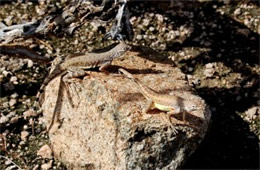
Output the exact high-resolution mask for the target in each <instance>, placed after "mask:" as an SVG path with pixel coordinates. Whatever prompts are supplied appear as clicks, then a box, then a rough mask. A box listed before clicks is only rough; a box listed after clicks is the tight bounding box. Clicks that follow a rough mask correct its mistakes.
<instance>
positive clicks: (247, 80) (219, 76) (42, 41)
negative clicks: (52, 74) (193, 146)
mask: <svg viewBox="0 0 260 170" xmlns="http://www.w3.org/2000/svg"><path fill="white" fill-rule="evenodd" d="M0 2H2V1H0ZM61 2H62V3H59V1H54V0H52V1H50V0H47V1H39V3H32V2H26V3H8V2H7V1H5V3H2V4H0V8H1V10H0V21H3V22H5V24H7V25H12V24H18V23H22V22H28V21H32V20H35V19H39V18H41V17H42V16H44V14H45V11H46V10H48V9H50V8H52V7H53V6H54V4H56V6H64V5H66V4H67V3H68V1H66V0H62V1H61ZM130 12H131V23H132V24H133V30H134V33H135V36H134V40H133V41H132V44H133V45H139V46H140V45H141V46H146V47H151V48H153V49H155V50H158V51H160V52H161V53H162V54H164V55H168V56H169V59H171V60H173V61H175V62H176V65H177V66H178V67H179V68H181V70H182V71H183V72H184V73H186V74H187V77H188V79H189V81H190V84H191V85H192V86H193V87H194V88H195V89H196V90H197V93H198V95H200V96H201V97H203V98H204V99H205V100H206V102H207V103H208V104H209V106H210V108H211V111H212V125H211V128H210V129H209V132H208V134H207V136H206V137H205V140H204V141H203V142H202V144H201V145H200V147H199V148H198V150H197V151H196V152H195V153H194V154H193V155H192V156H191V157H190V159H189V160H187V163H186V164H185V165H184V167H183V168H185V169H201V168H207V169H218V168H235V169H238V168H239V169H249V168H254V169H259V139H260V116H259V110H260V107H259V105H260V100H259V92H260V91H259V74H260V68H259V58H258V57H259V34H260V26H259V19H260V18H259V13H260V8H259V4H258V2H257V1H250V0H243V1H230V0H222V1H220V0H219V1H209V2H205V1H203V0H200V1H174V4H173V7H172V8H169V3H166V2H161V3H158V2H152V1H151V2H142V3H140V2H134V3H132V4H130ZM109 26H111V25H105V24H104V23H98V22H92V23H86V24H85V25H83V26H82V27H81V28H80V29H79V30H77V31H76V32H75V34H74V35H73V36H61V37H59V38H57V37H54V36H46V37H43V36H41V37H37V38H30V39H27V40H26V41H21V40H20V41H19V40H17V42H18V43H20V44H26V45H27V46H29V47H30V48H32V49H33V50H35V51H37V52H39V53H40V54H42V55H44V56H46V57H50V58H54V57H57V56H60V55H67V54H75V53H79V52H83V51H87V50H92V49H94V48H99V47H100V46H106V45H107V44H109V43H111V42H110V41H107V42H102V36H103V35H104V33H105V31H104V30H108V28H109ZM100 42H101V43H100ZM47 71H48V70H47V69H46V66H44V65H39V64H37V63H35V62H32V61H31V60H28V59H19V58H13V57H10V56H4V55H0V83H1V87H0V88H1V91H0V92H1V94H0V128H1V129H0V130H1V133H0V149H1V150H0V151H1V153H0V155H1V156H0V166H1V169H12V168H14V167H15V165H14V163H15V164H17V165H18V166H20V167H21V168H22V169H39V168H40V167H41V168H42V169H65V168H64V166H63V165H62V164H61V163H59V162H58V161H56V160H54V159H53V157H52V155H51V149H50V148H49V146H48V135H47V134H46V132H45V128H46V127H44V125H43V123H42V120H41V115H37V114H36V113H35V112H32V111H29V109H30V108H31V106H32V104H33V101H34V100H35V95H36V93H37V90H38V89H39V87H40V84H41V82H42V81H43V79H44V77H45V76H46V74H47ZM17 165H16V166H17Z"/></svg>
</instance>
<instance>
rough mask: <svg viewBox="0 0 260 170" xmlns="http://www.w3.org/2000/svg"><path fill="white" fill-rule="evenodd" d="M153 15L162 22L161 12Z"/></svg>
mask: <svg viewBox="0 0 260 170" xmlns="http://www.w3.org/2000/svg"><path fill="white" fill-rule="evenodd" d="M155 17H156V18H157V20H158V21H159V22H161V23H162V22H163V15H161V14H156V15H155Z"/></svg>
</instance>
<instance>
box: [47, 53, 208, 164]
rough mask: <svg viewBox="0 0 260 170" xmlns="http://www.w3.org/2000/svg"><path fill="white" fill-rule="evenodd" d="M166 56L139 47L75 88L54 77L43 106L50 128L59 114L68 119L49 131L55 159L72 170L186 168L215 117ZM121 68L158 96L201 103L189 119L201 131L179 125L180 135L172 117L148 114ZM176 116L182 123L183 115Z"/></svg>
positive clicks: (133, 86)
mask: <svg viewBox="0 0 260 170" xmlns="http://www.w3.org/2000/svg"><path fill="white" fill-rule="evenodd" d="M166 58H167V57H164V56H162V55H161V54H158V53H156V52H154V51H152V52H151V51H149V50H147V49H142V50H140V49H139V50H137V49H136V50H135V51H131V52H129V53H127V54H126V55H125V56H124V57H122V58H120V59H117V60H115V61H113V63H112V64H113V65H112V66H111V67H110V68H109V69H108V71H109V72H110V74H106V73H103V72H95V71H87V73H88V75H86V76H85V77H84V78H83V80H79V79H75V81H73V83H70V84H69V87H70V88H65V86H64V84H62V83H61V86H60V87H61V88H59V84H60V78H56V79H54V80H53V81H52V82H51V83H50V84H49V85H48V86H47V87H46V92H45V100H44V102H43V105H42V109H43V113H44V114H43V115H44V120H45V123H46V125H47V126H49V124H50V122H51V119H52V116H53V113H55V115H56V116H57V117H59V119H60V120H62V123H61V124H60V127H59V128H57V126H56V125H57V124H54V126H53V127H52V129H51V130H50V132H49V137H50V142H51V145H52V148H53V153H54V156H55V157H56V158H58V159H59V160H60V161H62V162H63V163H64V164H65V165H66V166H67V167H69V168H72V169H81V168H82V169H86V168H89V169H140V168H141V169H154V168H159V169H176V168H178V167H180V166H181V164H182V163H183V162H184V161H185V159H186V158H187V156H189V155H190V154H191V153H192V152H193V151H194V150H195V149H196V148H197V146H198V144H199V143H200V142H201V140H202V139H203V137H204V135H205V133H206V131H207V128H208V125H209V121H210V116H211V114H210V111H209V109H208V108H207V106H206V104H205V103H204V101H203V100H202V99H201V98H200V97H198V96H196V95H194V91H193V90H192V88H191V87H190V86H189V85H188V82H187V81H186V80H185V75H184V74H183V73H182V72H181V71H180V70H179V69H178V68H177V67H173V66H172V65H170V64H166V63H167V62H168V61H167V59H166ZM119 67H123V68H125V69H126V70H128V71H129V72H130V73H132V74H133V75H134V76H135V77H137V78H139V79H140V80H141V81H143V83H144V84H146V85H147V86H149V87H151V88H153V89H154V90H156V91H158V92H161V93H167V94H171V95H179V96H181V97H183V98H189V99H193V100H196V101H197V102H198V103H199V106H200V109H199V110H197V111H194V112H192V113H190V114H187V115H186V121H187V122H189V123H190V124H191V125H192V126H193V127H196V128H195V129H194V128H191V127H188V126H183V125H176V128H177V130H178V134H174V131H173V130H172V129H171V128H169V124H168V121H167V119H166V118H167V116H166V113H164V112H161V111H158V110H152V111H150V112H149V113H148V114H144V113H142V112H141V110H142V108H143V107H145V105H146V103H147V100H146V99H145V98H144V96H143V95H142V94H141V93H140V92H139V91H138V87H137V86H136V85H135V84H134V83H133V82H132V81H131V80H129V79H127V78H125V77H124V76H123V75H120V74H118V72H117V69H118V68H119ZM58 89H60V90H58ZM66 89H68V91H69V93H67V91H66ZM68 94H70V96H71V99H72V101H70V100H69V98H68ZM57 96H59V97H57ZM175 118H177V119H179V120H181V119H182V115H181V114H178V115H176V116H175Z"/></svg>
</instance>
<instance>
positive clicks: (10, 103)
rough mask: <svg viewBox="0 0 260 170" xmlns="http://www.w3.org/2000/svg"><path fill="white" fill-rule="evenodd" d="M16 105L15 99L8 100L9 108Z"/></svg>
mask: <svg viewBox="0 0 260 170" xmlns="http://www.w3.org/2000/svg"><path fill="white" fill-rule="evenodd" d="M16 103H17V100H16V99H10V101H9V106H14V105H15V104H16Z"/></svg>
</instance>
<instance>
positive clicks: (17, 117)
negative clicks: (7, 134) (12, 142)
mask: <svg viewBox="0 0 260 170" xmlns="http://www.w3.org/2000/svg"><path fill="white" fill-rule="evenodd" d="M18 120H19V116H17V115H16V116H14V117H12V118H11V120H10V123H11V124H14V123H16V122H18Z"/></svg>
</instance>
